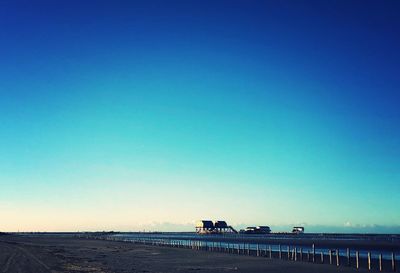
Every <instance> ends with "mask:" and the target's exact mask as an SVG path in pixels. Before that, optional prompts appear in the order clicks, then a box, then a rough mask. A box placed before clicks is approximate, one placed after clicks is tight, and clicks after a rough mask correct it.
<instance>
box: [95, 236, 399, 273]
mask: <svg viewBox="0 0 400 273" xmlns="http://www.w3.org/2000/svg"><path fill="white" fill-rule="evenodd" d="M97 239H103V240H104V239H106V240H113V241H125V242H132V243H135V244H143V245H153V246H160V247H173V248H184V249H193V250H199V251H209V252H221V253H228V254H234V255H246V256H255V257H264V258H268V259H283V260H290V261H294V262H310V263H319V264H327V262H328V264H330V265H335V266H337V267H339V266H348V267H350V266H354V267H355V268H357V269H360V268H361V264H363V266H365V267H366V268H367V269H368V270H376V271H380V272H382V271H386V272H390V271H391V272H396V256H395V253H394V252H392V254H391V259H390V260H386V259H383V256H382V254H379V255H378V258H377V259H372V258H371V252H367V257H366V260H364V259H361V258H360V252H359V251H355V252H353V253H354V256H352V255H351V250H350V249H349V248H347V249H346V252H345V253H344V254H345V255H340V251H339V249H330V250H328V253H327V254H326V253H324V252H323V251H319V252H317V250H316V246H315V244H312V245H311V248H310V249H311V251H310V250H307V252H306V255H304V251H305V250H304V249H303V248H302V247H298V246H286V248H284V247H283V246H282V245H278V250H277V251H273V250H272V245H267V244H262V245H260V244H256V245H255V247H253V248H251V247H250V246H251V245H250V244H248V243H247V244H246V243H227V242H224V243H222V242H215V241H213V242H209V241H203V240H189V239H183V240H174V239H155V238H133V239H132V238H130V239H116V238H115V237H113V236H109V237H102V238H97ZM252 245H253V246H254V244H252ZM364 253H365V252H364Z"/></svg>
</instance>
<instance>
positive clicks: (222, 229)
mask: <svg viewBox="0 0 400 273" xmlns="http://www.w3.org/2000/svg"><path fill="white" fill-rule="evenodd" d="M196 232H197V233H199V234H221V233H229V232H233V233H237V231H236V230H235V229H234V228H233V227H231V226H229V225H228V224H227V223H226V222H225V221H216V222H212V221H210V220H199V221H197V222H196Z"/></svg>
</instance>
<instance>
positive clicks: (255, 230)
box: [240, 226, 271, 234]
mask: <svg viewBox="0 0 400 273" xmlns="http://www.w3.org/2000/svg"><path fill="white" fill-rule="evenodd" d="M240 232H241V233H245V234H268V233H271V229H270V227H269V226H257V227H247V228H245V229H244V230H241V231H240Z"/></svg>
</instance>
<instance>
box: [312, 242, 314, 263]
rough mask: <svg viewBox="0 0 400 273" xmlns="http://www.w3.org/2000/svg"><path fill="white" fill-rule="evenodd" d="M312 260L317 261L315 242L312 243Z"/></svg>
mask: <svg viewBox="0 0 400 273" xmlns="http://www.w3.org/2000/svg"><path fill="white" fill-rule="evenodd" d="M312 252H313V254H312V262H313V263H315V244H312Z"/></svg>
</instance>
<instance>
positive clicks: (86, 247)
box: [0, 235, 367, 273]
mask: <svg viewBox="0 0 400 273" xmlns="http://www.w3.org/2000/svg"><path fill="white" fill-rule="evenodd" d="M0 272H3V273H16V272H20V273H29V272H33V273H42V272H45V273H48V272H53V273H55V272H95V273H99V272H110V273H111V272H115V273H120V272H121V273H122V272H164V273H170V272H171V273H172V272H217V273H218V272H247V273H258V272H277V273H280V272H282V273H283V272H285V273H291V272H293V273H294V272H300V273H302V272H304V273H306V272H311V273H313V272H315V273H317V272H318V273H319V272H326V273H330V272H332V273H333V272H335V273H337V272H344V273H345V272H367V270H364V269H361V270H358V271H357V270H356V269H354V268H349V267H336V266H332V265H321V264H312V263H307V262H294V261H285V260H278V259H272V260H270V259H267V258H261V257H247V256H237V255H233V254H227V253H215V252H203V251H196V250H191V249H178V248H169V247H158V246H147V245H146V246H144V245H137V244H132V243H125V242H113V241H103V240H93V239H83V238H69V237H61V236H40V237H34V236H11V235H7V236H0Z"/></svg>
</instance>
